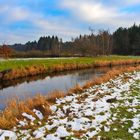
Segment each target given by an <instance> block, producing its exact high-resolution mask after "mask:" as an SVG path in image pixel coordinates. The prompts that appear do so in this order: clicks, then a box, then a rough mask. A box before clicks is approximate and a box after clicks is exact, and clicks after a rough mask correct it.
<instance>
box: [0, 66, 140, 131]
mask: <svg viewBox="0 0 140 140" xmlns="http://www.w3.org/2000/svg"><path fill="white" fill-rule="evenodd" d="M59 69H60V68H59ZM134 70H140V66H137V67H125V68H121V69H118V70H115V69H114V70H111V71H109V72H108V73H106V74H105V75H104V76H102V77H100V78H97V79H95V80H93V81H89V82H87V83H86V84H85V85H84V86H83V87H81V86H79V85H78V84H77V85H76V86H75V87H74V88H72V89H70V90H69V91H68V93H67V94H66V93H64V92H62V91H58V90H55V91H53V92H51V93H50V94H48V95H47V96H46V97H44V96H42V95H36V96H35V97H34V98H32V99H27V100H26V101H19V100H11V101H10V102H9V103H8V105H7V107H6V109H5V110H4V111H3V112H1V114H0V128H2V129H10V128H12V127H13V126H15V125H16V124H17V120H20V119H21V118H22V113H23V112H27V113H29V114H32V115H35V114H34V113H33V112H32V110H33V109H34V108H36V109H38V110H40V111H41V112H42V113H43V114H44V116H45V117H46V118H47V116H48V115H50V114H51V110H50V105H52V104H54V103H55V100H56V98H61V97H64V96H66V95H68V94H71V93H80V92H82V91H83V89H86V88H89V87H91V86H94V85H97V84H101V83H104V82H107V81H108V80H110V79H114V78H115V77H116V76H118V75H119V74H123V73H124V72H132V71H134Z"/></svg>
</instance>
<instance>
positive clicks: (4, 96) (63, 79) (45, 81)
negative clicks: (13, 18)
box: [0, 68, 111, 109]
mask: <svg viewBox="0 0 140 140" xmlns="http://www.w3.org/2000/svg"><path fill="white" fill-rule="evenodd" d="M110 69H111V68H97V69H85V70H79V71H72V72H63V73H59V74H54V75H51V76H47V75H39V76H33V77H27V78H22V79H17V80H13V81H7V82H3V83H2V82H1V83H0V109H3V108H4V107H5V105H6V103H7V101H8V100H10V99H11V98H16V97H18V98H19V99H26V98H28V97H33V96H34V95H35V94H37V93H41V94H43V95H46V94H47V93H49V92H51V91H53V90H56V89H57V90H63V91H66V90H67V89H69V88H72V87H73V86H75V85H76V84H77V83H78V84H80V85H83V84H84V83H85V82H86V81H88V80H90V79H95V78H97V77H99V76H102V75H104V74H105V73H106V72H107V71H109V70H110Z"/></svg>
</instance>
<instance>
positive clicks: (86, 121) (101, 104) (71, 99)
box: [0, 67, 140, 140]
mask: <svg viewBox="0 0 140 140" xmlns="http://www.w3.org/2000/svg"><path fill="white" fill-rule="evenodd" d="M136 70H137V71H139V70H140V67H129V68H123V69H120V70H112V71H110V72H108V73H107V74H106V75H105V76H103V77H102V78H98V79H96V80H94V81H90V82H88V83H86V84H85V85H84V86H83V87H80V86H78V85H77V86H76V87H75V88H73V89H71V90H70V91H69V92H68V93H67V94H64V93H63V92H60V91H54V93H51V94H50V95H49V96H47V97H43V96H41V95H38V96H36V97H34V98H33V99H29V100H28V101H25V102H18V103H17V102H16V101H13V102H11V103H10V104H9V106H8V107H7V108H6V110H5V111H4V112H3V113H2V114H1V117H0V128H3V129H9V130H11V131H10V133H11V135H12V136H13V137H18V138H23V137H26V138H27V137H28V138H36V139H37V138H38V139H41V138H43V137H44V138H47V139H48V140H50V139H53V138H55V139H60V138H62V137H64V138H66V137H68V138H69V139H72V138H77V139H79V138H85V139H89V138H97V137H103V138H106V139H107V138H109V139H117V138H122V139H125V138H126V136H127V138H128V140H129V139H130V140H131V139H134V140H135V139H139V135H140V134H139V130H138V129H139V124H137V123H139V117H140V116H139V112H140V110H139V105H140V100H139V99H140V98H139V94H138V92H139V81H140V73H139V72H136ZM134 71H135V72H134ZM116 76H117V77H116ZM124 112H125V114H124ZM13 126H16V127H15V128H14V129H11V128H13ZM1 132H2V133H3V134H2V135H1V138H2V136H7V135H6V133H8V136H9V132H7V131H3V130H1V131H0V133H1Z"/></svg>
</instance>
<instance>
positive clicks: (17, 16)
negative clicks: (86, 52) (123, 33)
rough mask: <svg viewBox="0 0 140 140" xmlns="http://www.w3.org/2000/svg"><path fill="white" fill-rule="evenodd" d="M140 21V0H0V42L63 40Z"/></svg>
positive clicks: (127, 25) (111, 29)
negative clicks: (90, 30) (49, 37)
mask: <svg viewBox="0 0 140 140" xmlns="http://www.w3.org/2000/svg"><path fill="white" fill-rule="evenodd" d="M134 22H135V23H136V24H140V0H121V1H119V0H0V44H2V43H4V42H6V43H8V44H13V43H20V42H21V43H25V42H27V41H29V40H30V41H34V40H38V38H39V37H40V36H47V35H58V36H59V37H60V38H63V40H64V41H66V40H70V39H71V38H72V37H76V36H78V35H79V34H88V33H90V32H89V30H88V28H89V26H91V27H92V28H93V29H95V31H96V32H97V31H98V30H99V29H110V31H111V32H113V31H114V30H115V29H117V28H118V27H120V26H122V27H129V26H131V25H133V24H134Z"/></svg>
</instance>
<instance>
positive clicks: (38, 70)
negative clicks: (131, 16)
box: [1, 59, 140, 80]
mask: <svg viewBox="0 0 140 140" xmlns="http://www.w3.org/2000/svg"><path fill="white" fill-rule="evenodd" d="M134 64H140V60H131V59H130V60H116V61H103V60H102V61H96V62H94V63H93V64H81V63H77V64H76V63H75V64H57V65H54V66H52V67H48V68H46V67H45V66H44V65H40V66H28V67H25V68H17V69H12V70H11V71H10V72H8V73H6V74H4V76H3V78H2V79H1V80H12V79H17V78H22V77H27V76H33V75H37V74H44V73H56V72H62V71H70V70H79V69H86V68H93V67H105V66H110V67H111V66H119V65H134Z"/></svg>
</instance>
